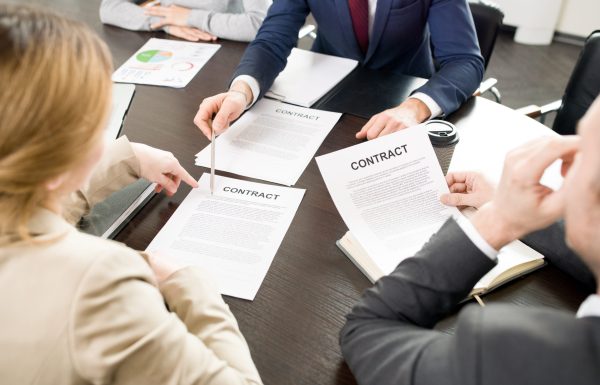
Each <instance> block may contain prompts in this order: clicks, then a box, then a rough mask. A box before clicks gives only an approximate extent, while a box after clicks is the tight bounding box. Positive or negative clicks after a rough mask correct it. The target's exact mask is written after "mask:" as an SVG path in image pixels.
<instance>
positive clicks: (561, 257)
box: [521, 220, 598, 294]
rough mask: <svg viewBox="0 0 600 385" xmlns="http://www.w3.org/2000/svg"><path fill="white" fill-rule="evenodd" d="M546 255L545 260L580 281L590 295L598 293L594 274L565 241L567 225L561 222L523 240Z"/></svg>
mask: <svg viewBox="0 0 600 385" xmlns="http://www.w3.org/2000/svg"><path fill="white" fill-rule="evenodd" d="M521 241H523V243H525V244H526V245H528V246H529V247H531V248H532V249H534V250H537V251H539V252H540V253H542V254H543V255H544V258H545V259H546V260H547V261H549V262H550V263H552V264H553V265H555V266H556V267H558V268H559V269H561V270H562V271H564V272H565V273H567V274H568V275H570V276H571V277H572V278H573V279H575V280H576V281H578V282H579V283H580V284H581V285H582V286H583V287H584V288H585V289H586V290H587V291H589V293H590V294H591V293H593V292H595V291H596V288H597V287H598V286H597V285H596V279H595V278H594V274H593V273H592V271H591V270H590V269H589V267H587V266H586V264H585V263H583V261H582V260H581V258H580V257H579V256H578V255H577V253H575V252H574V251H573V250H571V248H570V247H569V246H568V245H567V243H566V241H565V224H564V222H563V221H562V220H561V221H559V222H556V223H554V224H552V225H551V226H549V227H547V228H545V229H543V230H539V231H536V232H534V233H531V234H529V235H527V236H526V237H524V238H523V239H521Z"/></svg>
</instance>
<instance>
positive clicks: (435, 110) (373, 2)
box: [232, 0, 442, 119]
mask: <svg viewBox="0 0 600 385" xmlns="http://www.w3.org/2000/svg"><path fill="white" fill-rule="evenodd" d="M376 10H377V0H369V37H370V36H371V35H372V32H373V23H374V20H375V11H376ZM239 80H241V81H244V82H245V83H246V84H248V86H250V89H251V90H252V103H250V104H249V105H248V106H246V109H248V108H250V107H252V105H254V103H256V100H257V99H258V95H259V94H260V85H259V84H258V81H257V80H256V79H254V78H253V77H252V76H249V75H240V76H238V77H236V78H235V79H233V81H232V83H235V82H236V81H239ZM411 98H412V99H418V100H420V101H421V102H423V104H425V105H426V106H427V108H429V111H431V116H429V119H433V118H435V117H438V116H440V115H441V114H442V109H441V108H440V106H439V104H437V103H436V102H435V100H433V99H432V98H431V97H430V96H429V95H426V94H424V93H422V92H417V93H415V94H413V95H411V96H410V97H409V99H411Z"/></svg>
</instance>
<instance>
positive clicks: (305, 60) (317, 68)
mask: <svg viewBox="0 0 600 385" xmlns="http://www.w3.org/2000/svg"><path fill="white" fill-rule="evenodd" d="M357 65H358V61H356V60H352V59H346V58H341V57H337V56H331V55H324V54H321V53H315V52H311V51H306V50H303V49H298V48H294V49H292V53H291V54H290V56H289V57H288V59H287V65H286V67H285V69H284V70H283V71H282V72H281V73H280V74H279V76H277V78H276V79H275V82H274V83H273V86H272V87H271V89H270V90H269V91H267V93H266V96H267V97H270V98H273V99H277V100H281V101H284V102H286V103H290V104H295V105H298V106H302V107H310V106H312V105H313V104H314V103H315V102H316V101H317V100H319V99H320V98H321V97H322V96H323V95H325V94H326V93H327V92H329V91H330V90H331V89H332V88H333V87H335V85H336V84H338V83H339V82H340V81H342V79H344V78H345V77H346V76H348V74H349V73H350V72H352V70H353V69H354V68H356V66H357Z"/></svg>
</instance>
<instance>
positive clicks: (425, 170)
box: [316, 126, 461, 274]
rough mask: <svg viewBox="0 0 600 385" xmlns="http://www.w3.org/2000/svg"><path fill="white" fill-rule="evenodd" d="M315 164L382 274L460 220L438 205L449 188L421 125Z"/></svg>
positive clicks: (342, 152)
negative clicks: (448, 222) (448, 223)
mask: <svg viewBox="0 0 600 385" xmlns="http://www.w3.org/2000/svg"><path fill="white" fill-rule="evenodd" d="M316 159H317V164H318V166H319V169H320V170H321V174H322V175H323V179H324V180H325V184H326V185H327V189H328V190H329V193H330V194H331V197H332V198H333V201H334V203H335V205H336V207H337V209H338V211H339V212H340V215H341V216H342V219H343V220H344V222H345V223H346V225H347V226H348V228H349V230H350V232H351V233H352V234H353V235H354V237H356V239H357V240H358V242H359V243H360V244H361V245H362V246H363V248H364V249H365V251H366V252H367V254H368V255H369V256H370V257H371V258H372V259H373V261H374V262H375V264H377V266H378V267H379V268H380V269H381V271H382V272H383V273H384V274H389V273H390V272H392V271H393V270H394V268H395V267H396V265H397V264H398V263H399V262H400V261H402V260H403V259H405V258H408V257H410V256H413V255H414V254H415V253H416V252H417V251H419V250H420V249H421V247H422V246H423V244H425V242H426V241H427V240H428V239H429V238H430V237H431V235H432V234H433V233H434V232H436V231H437V230H438V229H439V228H440V226H441V225H442V224H443V223H444V221H445V220H446V219H447V218H448V217H450V216H452V215H461V214H460V213H459V212H458V210H457V209H456V208H450V207H446V206H444V205H442V204H441V203H440V201H439V197H440V195H441V194H442V193H445V192H448V187H447V185H446V181H445V179H444V175H443V174H442V170H441V169H440V166H439V163H438V161H437V158H436V156H435V152H434V151H433V148H432V146H431V142H430V141H429V137H428V135H427V130H426V129H424V127H423V126H416V127H412V128H409V129H406V130H402V131H400V132H397V133H394V134H391V135H386V136H384V137H381V138H378V139H376V140H371V141H368V142H364V143H361V144H358V145H355V146H352V147H348V148H346V149H343V150H340V151H336V152H333V153H330V154H327V155H323V156H320V157H317V158H316Z"/></svg>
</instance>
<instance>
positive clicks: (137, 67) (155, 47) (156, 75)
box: [112, 38, 221, 88]
mask: <svg viewBox="0 0 600 385" xmlns="http://www.w3.org/2000/svg"><path fill="white" fill-rule="evenodd" d="M219 48H221V46H220V45H218V44H207V43H190V42H185V41H176V40H166V39H154V38H152V39H150V40H148V42H147V43H146V44H144V45H143V46H142V48H140V49H139V50H138V51H137V52H136V53H135V54H134V55H133V56H132V57H130V58H129V59H128V60H127V61H126V62H125V64H123V65H122V66H121V67H119V69H117V70H116V71H115V73H114V74H113V76H112V80H113V81H114V82H119V83H136V84H149V85H154V86H166V87H174V88H182V87H185V86H186V85H187V84H188V83H189V82H190V80H192V78H193V77H194V76H196V74H197V73H198V71H200V69H201V68H202V67H203V66H204V65H205V64H206V63H207V62H208V60H210V58H211V57H212V56H213V55H214V54H215V52H217V51H218V50H219Z"/></svg>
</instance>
